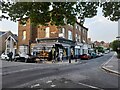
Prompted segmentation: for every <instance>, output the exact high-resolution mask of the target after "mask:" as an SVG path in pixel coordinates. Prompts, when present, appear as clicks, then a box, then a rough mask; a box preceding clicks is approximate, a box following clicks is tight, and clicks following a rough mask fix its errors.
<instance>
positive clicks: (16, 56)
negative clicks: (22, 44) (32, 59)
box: [14, 54, 26, 62]
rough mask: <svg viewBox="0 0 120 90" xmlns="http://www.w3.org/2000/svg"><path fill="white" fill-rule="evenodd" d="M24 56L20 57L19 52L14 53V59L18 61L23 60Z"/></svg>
mask: <svg viewBox="0 0 120 90" xmlns="http://www.w3.org/2000/svg"><path fill="white" fill-rule="evenodd" d="M25 60H26V58H25V57H21V56H20V55H19V54H16V55H15V58H14V61H15V62H17V61H20V62H25Z"/></svg>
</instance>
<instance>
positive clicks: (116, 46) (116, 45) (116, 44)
mask: <svg viewBox="0 0 120 90" xmlns="http://www.w3.org/2000/svg"><path fill="white" fill-rule="evenodd" d="M111 46H112V49H113V50H114V51H116V52H117V53H119V54H120V41H119V40H114V41H113V42H112V44H111Z"/></svg>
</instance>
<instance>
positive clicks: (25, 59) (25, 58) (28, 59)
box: [14, 54, 36, 63]
mask: <svg viewBox="0 0 120 90" xmlns="http://www.w3.org/2000/svg"><path fill="white" fill-rule="evenodd" d="M35 59H36V57H35V56H32V55H30V54H26V56H20V55H19V54H16V55H15V58H14V61H20V62H26V63H27V62H29V63H35V62H36V61H35Z"/></svg>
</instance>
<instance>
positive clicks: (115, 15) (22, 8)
mask: <svg viewBox="0 0 120 90" xmlns="http://www.w3.org/2000/svg"><path fill="white" fill-rule="evenodd" d="M31 1H32V0H31ZM33 1H34V0H33ZM99 6H100V7H102V8H103V15H104V16H105V17H108V19H110V20H112V21H118V19H119V18H120V10H119V7H120V3H119V2H114V3H113V2H101V3H100V2H16V3H9V2H7V3H6V2H4V1H2V7H1V9H2V13H3V15H2V18H6V19H8V18H10V20H12V21H17V20H19V19H20V20H22V21H21V23H23V24H24V23H25V22H26V20H25V19H24V20H23V18H25V17H28V18H30V19H31V22H32V23H34V24H36V25H37V24H41V25H46V23H48V22H50V23H51V24H55V25H57V26H59V25H65V24H71V25H74V23H75V22H76V16H77V17H78V18H79V19H80V23H81V24H83V23H84V21H85V18H92V17H94V16H95V15H96V14H97V8H98V7H99ZM50 7H52V8H51V9H50ZM6 14H7V15H6ZM64 19H66V22H65V21H64Z"/></svg>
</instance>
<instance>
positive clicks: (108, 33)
mask: <svg viewBox="0 0 120 90" xmlns="http://www.w3.org/2000/svg"><path fill="white" fill-rule="evenodd" d="M84 26H85V27H87V28H88V29H89V30H88V38H91V39H92V41H105V42H112V41H113V40H115V39H116V37H117V36H118V22H112V21H110V20H108V19H107V18H105V17H104V16H102V11H101V8H98V14H97V16H95V17H93V18H90V19H86V20H85V23H84ZM0 31H11V32H13V33H14V34H18V23H17V22H13V21H9V20H2V21H0Z"/></svg>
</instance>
